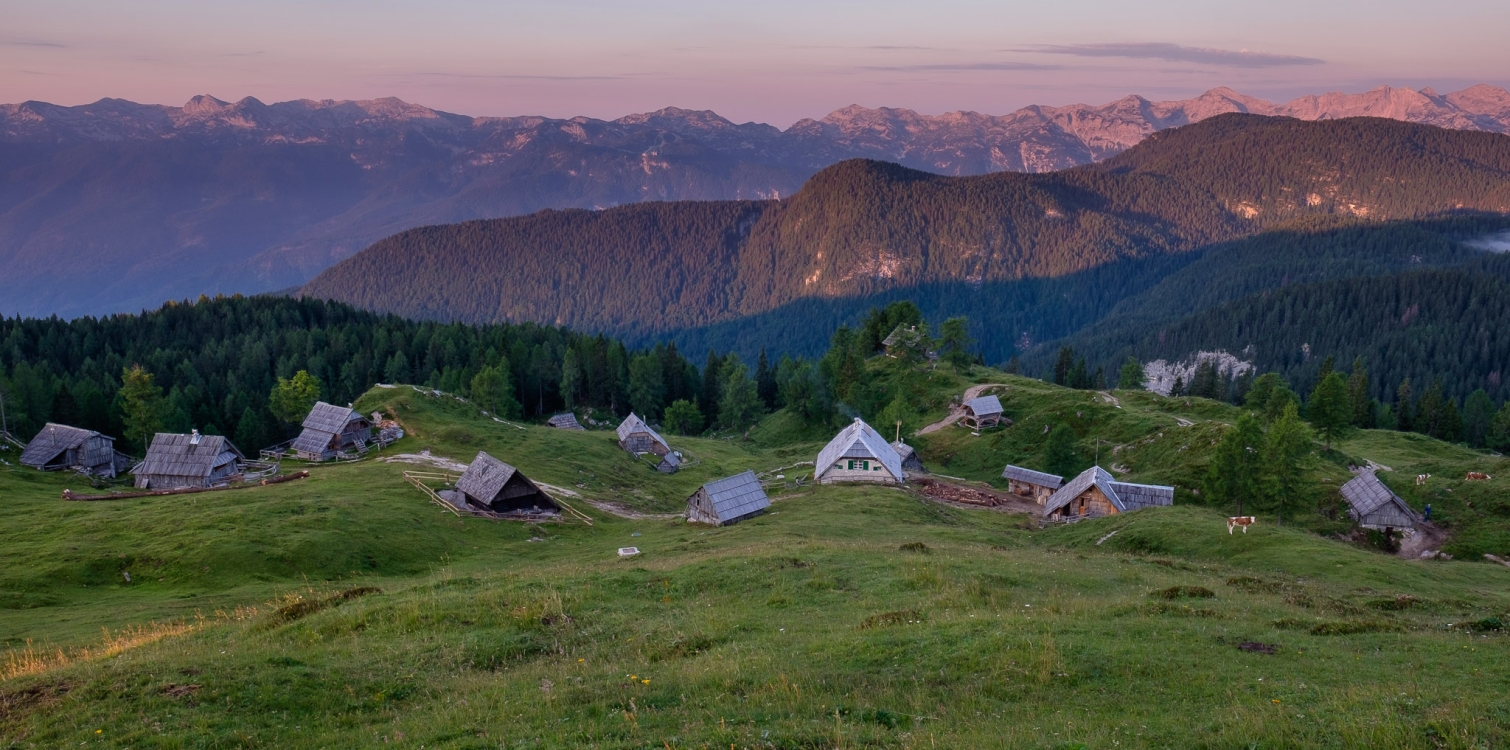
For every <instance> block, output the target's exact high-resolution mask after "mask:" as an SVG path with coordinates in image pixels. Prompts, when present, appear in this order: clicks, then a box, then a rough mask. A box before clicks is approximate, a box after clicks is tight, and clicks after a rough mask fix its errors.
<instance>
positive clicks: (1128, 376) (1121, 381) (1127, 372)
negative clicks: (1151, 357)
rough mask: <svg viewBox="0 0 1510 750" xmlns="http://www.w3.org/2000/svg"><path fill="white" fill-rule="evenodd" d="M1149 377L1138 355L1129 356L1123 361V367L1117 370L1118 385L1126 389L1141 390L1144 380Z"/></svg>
mask: <svg viewBox="0 0 1510 750" xmlns="http://www.w3.org/2000/svg"><path fill="white" fill-rule="evenodd" d="M1147 377H1148V376H1147V375H1145V374H1144V372H1143V365H1142V364H1141V363H1139V362H1138V359H1137V357H1128V358H1127V361H1126V362H1123V363H1122V367H1121V369H1119V370H1117V387H1118V388H1119V389H1122V390H1124V391H1141V390H1143V388H1144V385H1143V381H1144V380H1146V379H1147Z"/></svg>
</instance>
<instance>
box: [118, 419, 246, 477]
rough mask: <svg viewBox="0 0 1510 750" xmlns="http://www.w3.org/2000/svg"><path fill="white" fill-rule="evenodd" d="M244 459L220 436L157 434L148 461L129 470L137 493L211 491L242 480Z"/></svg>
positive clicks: (148, 452)
mask: <svg viewBox="0 0 1510 750" xmlns="http://www.w3.org/2000/svg"><path fill="white" fill-rule="evenodd" d="M245 460H246V456H243V455H241V451H239V450H237V449H236V446H234V445H232V444H231V441H230V439H229V438H226V437H223V436H220V435H201V434H199V430H194V431H193V432H192V433H190V434H188V435H182V434H176V433H170V432H159V433H157V435H156V436H154V437H153V438H152V445H151V447H149V448H147V457H146V458H144V459H142V462H141V463H139V464H137V465H136V466H134V467H132V469H131V474H132V475H133V476H135V477H136V488H137V489H139V490H173V489H180V488H183V487H214V486H217V485H222V484H227V483H229V482H231V481H233V480H235V479H236V478H237V477H239V476H241V470H242V467H241V462H242V461H245Z"/></svg>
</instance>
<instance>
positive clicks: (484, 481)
mask: <svg viewBox="0 0 1510 750" xmlns="http://www.w3.org/2000/svg"><path fill="white" fill-rule="evenodd" d="M517 473H519V470H518V469H516V468H514V467H512V466H510V465H508V464H506V463H504V462H502V461H499V460H498V459H496V458H493V457H492V456H489V455H488V454H487V453H485V452H482V451H478V452H477V458H474V459H472V465H470V466H468V467H467V470H466V471H465V472H463V473H462V475H461V478H460V479H457V480H456V489H458V490H461V491H462V492H465V493H467V494H468V495H471V496H472V497H474V498H477V499H478V500H480V501H482V502H484V503H489V502H492V501H493V498H495V497H497V496H498V493H499V492H501V491H502V490H503V486H504V485H505V484H508V483H509V480H510V479H512V478H513V477H514V475H515V474H517ZM526 481H528V480H526Z"/></svg>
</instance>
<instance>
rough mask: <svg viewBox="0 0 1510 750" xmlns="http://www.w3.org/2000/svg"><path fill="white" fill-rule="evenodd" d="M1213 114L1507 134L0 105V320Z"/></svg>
mask: <svg viewBox="0 0 1510 750" xmlns="http://www.w3.org/2000/svg"><path fill="white" fill-rule="evenodd" d="M1226 113H1253V114H1264V115H1284V116H1291V117H1296V118H1300V119H1305V120H1322V119H1336V118H1344V117H1354V116H1376V117H1387V118H1392V119H1398V120H1405V121H1409V122H1415V123H1424V124H1431V125H1437V126H1441V127H1446V128H1453V129H1460V130H1480V131H1489V132H1497V133H1506V132H1510V93H1507V92H1506V91H1505V90H1503V89H1499V88H1494V87H1490V86H1475V87H1472V88H1469V89H1465V90H1463V91H1459V92H1455V93H1451V94H1447V95H1439V94H1437V93H1435V92H1433V91H1431V90H1430V89H1426V90H1422V91H1411V90H1408V89H1392V88H1381V89H1376V90H1374V91H1370V92H1367V93H1364V94H1326V95H1322V96H1310V97H1302V98H1300V99H1296V100H1294V101H1292V102H1289V103H1287V104H1283V105H1276V104H1271V103H1269V102H1265V101H1261V100H1258V99H1254V98H1252V97H1247V96H1243V95H1241V94H1238V93H1237V92H1234V91H1231V90H1229V89H1214V90H1212V91H1209V92H1206V93H1205V94H1202V95H1201V96H1199V97H1196V98H1194V99H1189V100H1184V101H1173V102H1150V101H1148V100H1146V99H1143V98H1142V97H1136V96H1130V97H1126V98H1124V99H1120V100H1118V101H1116V102H1112V103H1110V104H1107V105H1103V106H1085V105H1073V106H1067V107H1041V106H1035V107H1027V108H1025V109H1022V110H1019V111H1017V112H1014V113H1011V114H1008V115H1003V116H989V115H981V114H976V113H968V112H957V113H949V114H944V115H939V116H927V115H920V114H918V113H916V112H912V111H910V110H904V109H889V108H881V109H867V108H863V107H858V106H853V107H847V108H844V109H841V110H838V111H836V112H834V113H832V114H830V115H828V116H827V117H824V118H823V119H821V120H803V121H801V122H798V123H796V124H794V125H792V126H791V127H790V128H787V129H786V130H780V129H778V128H775V127H771V126H769V125H762V124H756V123H745V124H735V123H733V122H730V121H728V120H726V119H724V118H722V117H719V116H718V115H716V114H714V113H711V112H695V111H688V110H681V109H674V108H673V109H663V110H660V111H657V112H652V113H648V114H640V115H630V116H627V117H623V118H620V119H618V120H614V121H604V120H595V119H590V118H572V119H564V120H563V119H551V118H544V117H508V118H474V117H466V116H462V115H455V114H449V113H445V112H439V111H436V110H432V109H428V108H425V107H420V106H417V105H412V104H408V103H405V102H402V101H399V100H396V99H380V100H374V101H360V102H350V101H345V102H335V101H296V102H284V103H279V104H271V105H269V104H263V103H261V102H259V101H257V100H255V99H250V98H248V99H243V100H241V101H239V102H235V103H227V102H223V101H220V100H218V99H215V98H213V97H209V96H199V97H195V98H194V99H193V100H191V101H190V102H188V103H187V104H186V105H184V106H183V107H167V106H158V105H141V104H134V103H131V102H127V101H122V100H117V99H106V100H101V101H99V102H96V103H94V104H89V105H84V106H78V107H59V106H54V105H50V104H43V103H39V102H26V103H23V104H14V105H0V268H3V269H4V270H5V272H4V273H3V274H0V314H18V313H19V314H24V315H48V314H59V315H65V316H67V315H80V314H100V313H107V312H114V311H122V310H134V309H138V308H143V307H153V306H156V305H157V304H160V303H161V302H162V301H164V300H165V299H170V298H182V297H192V296H196V295H198V294H200V293H211V294H213V293H216V292H256V291H264V290H271V289H279V288H285V287H289V286H293V285H297V284H300V283H303V282H304V281H306V280H308V279H309V278H311V277H312V276H314V275H315V274H317V273H318V272H319V271H321V270H322V269H324V268H326V267H328V266H330V265H331V264H333V263H335V262H336V261H339V260H341V259H342V258H345V257H348V256H350V255H352V254H354V253H356V252H357V251H358V250H361V249H362V248H363V247H366V246H367V245H369V244H372V243H373V242H375V241H377V240H379V239H381V238H383V237H386V236H388V235H391V234H394V233H396V232H399V231H402V230H405V229H408V228H411V227H418V226H425V225H432V224H440V223H448V222H459V221H467V220H471V219H482V218H493V217H501V216H516V215H522V214H528V213H532V212H535V211H539V210H541V209H546V208H606V207H610V206H616V205H622V204H627V203H638V202H642V201H647V200H653V201H670V200H763V199H770V198H778V197H784V196H789V195H791V194H792V193H794V192H795V191H797V189H798V188H799V187H801V186H802V185H803V184H804V183H805V182H806V181H807V180H808V178H810V177H812V176H813V175H814V174H816V173H818V171H819V170H822V169H824V168H826V167H828V166H830V165H832V164H835V163H837V162H840V161H843V160H846V159H852V158H867V159H877V160H884V161H890V162H895V163H898V164H901V165H903V166H906V167H910V168H913V169H918V170H923V171H927V172H932V173H936V174H947V175H979V174H985V173H989V172H997V171H1020V172H1049V171H1054V170H1060V169H1065V168H1069V167H1074V166H1077V165H1084V164H1090V163H1093V162H1098V161H1102V160H1105V159H1108V158H1110V157H1112V156H1114V155H1116V154H1118V153H1120V152H1122V151H1124V150H1126V149H1127V148H1129V147H1130V146H1132V145H1134V144H1137V143H1139V142H1140V141H1142V140H1143V139H1145V138H1147V137H1148V136H1149V135H1150V134H1151V133H1154V132H1157V131H1160V130H1163V129H1166V128H1171V127H1177V126H1181V125H1186V124H1189V123H1193V122H1197V121H1201V120H1204V119H1207V118H1209V117H1212V116H1214V115H1219V114H1226ZM1025 241H1031V240H1025Z"/></svg>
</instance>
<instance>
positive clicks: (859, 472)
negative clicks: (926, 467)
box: [813, 417, 907, 484]
mask: <svg viewBox="0 0 1510 750" xmlns="http://www.w3.org/2000/svg"><path fill="white" fill-rule="evenodd" d="M813 477H814V478H815V479H817V480H818V481H819V482H820V483H822V484H833V483H836V482H874V483H880V484H902V483H904V482H906V481H907V472H906V470H904V469H903V468H902V457H901V456H899V455H897V451H896V449H895V448H892V447H891V444H890V443H888V442H886V438H884V437H881V433H879V432H876V431H875V430H874V429H873V428H871V426H870V425H868V424H865V422H864V421H863V420H861V419H860V418H858V417H856V418H855V421H854V424H851V425H850V426H848V427H845V428H844V429H843V431H841V432H840V433H839V434H838V435H836V436H835V437H834V439H833V440H830V441H829V443H828V445H825V446H823V450H822V451H819V453H818V459H817V461H816V462H814V464H813Z"/></svg>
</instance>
